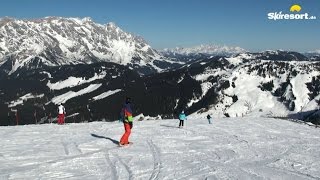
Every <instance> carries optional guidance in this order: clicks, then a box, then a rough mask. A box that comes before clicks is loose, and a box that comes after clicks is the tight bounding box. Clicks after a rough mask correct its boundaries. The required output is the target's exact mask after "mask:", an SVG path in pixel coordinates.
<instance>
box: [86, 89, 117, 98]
mask: <svg viewBox="0 0 320 180" xmlns="http://www.w3.org/2000/svg"><path fill="white" fill-rule="evenodd" d="M120 91H122V89H116V90H111V91H107V92H104V93H102V94H100V95H98V96H95V97H93V98H92V99H93V100H94V101H96V100H100V99H104V98H106V97H108V96H111V95H113V94H116V93H118V92H120Z"/></svg>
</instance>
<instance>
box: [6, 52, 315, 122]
mask: <svg viewBox="0 0 320 180" xmlns="http://www.w3.org/2000/svg"><path fill="white" fill-rule="evenodd" d="M319 72H320V62H319V61H311V60H310V59H308V58H306V56H304V55H302V54H299V53H295V52H287V51H267V52H262V53H241V54H238V55H234V56H231V57H223V56H222V57H221V56H215V57H205V58H201V59H199V60H196V61H193V62H188V63H187V64H185V65H183V66H182V67H180V68H178V69H174V70H171V71H167V72H162V73H156V74H150V75H147V76H139V74H137V72H135V71H134V70H131V69H129V68H128V67H125V66H121V65H118V64H115V63H94V64H90V65H84V64H77V65H68V66H67V65H66V66H61V67H43V68H38V69H34V70H25V71H17V72H15V73H12V74H11V75H9V76H8V75H3V76H1V74H0V119H3V121H2V122H0V123H2V124H8V122H6V119H8V121H10V124H15V117H16V115H15V114H14V113H15V111H16V110H17V111H19V118H20V119H21V123H22V124H29V123H34V122H35V119H34V117H33V113H34V111H37V117H38V119H43V120H44V121H46V120H48V119H50V117H49V116H48V114H50V113H51V114H52V115H54V114H55V109H56V104H58V103H60V102H62V103H65V106H66V107H67V109H68V114H71V115H72V114H75V115H76V116H77V117H80V119H87V120H88V121H94V120H107V121H113V120H116V119H117V118H118V111H119V109H121V105H122V103H123V99H124V97H126V96H130V97H131V98H132V100H133V103H134V106H135V107H134V111H135V112H134V114H135V115H137V114H140V113H142V114H144V115H149V116H153V117H156V116H159V115H160V116H162V117H163V118H173V117H175V116H176V115H177V114H178V113H179V112H180V111H181V110H185V111H186V112H187V114H195V115H197V116H202V115H205V114H207V113H211V114H212V115H213V116H214V117H237V116H238V117H239V116H264V117H279V116H280V117H289V118H298V119H303V120H307V121H311V122H316V120H317V118H318V114H319V111H318V108H319V102H320V74H319ZM9 114H11V115H10V116H11V117H9V116H8V115H9ZM7 116H8V117H7ZM22 117H23V118H22ZM76 119H79V118H76ZM46 122H47V121H46Z"/></svg>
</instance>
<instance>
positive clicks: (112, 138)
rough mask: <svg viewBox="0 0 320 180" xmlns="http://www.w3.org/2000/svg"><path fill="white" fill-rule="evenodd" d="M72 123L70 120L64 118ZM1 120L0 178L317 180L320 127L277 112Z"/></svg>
mask: <svg viewBox="0 0 320 180" xmlns="http://www.w3.org/2000/svg"><path fill="white" fill-rule="evenodd" d="M66 121H67V122H68V119H66ZM177 125H178V121H177V120H158V121H151V120H150V121H136V122H135V123H134V126H133V129H132V135H131V137H130V141H132V142H133V145H131V146H129V147H118V145H117V143H118V140H119V139H120V137H121V135H122V133H123V125H122V123H118V122H109V123H108V122H93V123H81V124H67V125H56V124H44V125H26V126H10V127H0V136H1V137H2V140H1V141H0V146H1V149H0V164H1V165H0V179H112V180H113V179H163V180H166V179H319V178H320V171H319V169H320V153H319V148H320V144H319V139H320V133H319V129H316V128H314V127H310V126H307V125H303V124H298V123H294V122H290V121H285V120H279V119H265V118H222V119H220V118H219V119H215V118H214V119H213V124H211V125H209V124H208V123H207V120H206V119H189V120H188V121H186V125H185V127H184V128H183V129H179V128H177Z"/></svg>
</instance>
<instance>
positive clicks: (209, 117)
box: [207, 114, 211, 124]
mask: <svg viewBox="0 0 320 180" xmlns="http://www.w3.org/2000/svg"><path fill="white" fill-rule="evenodd" d="M207 119H208V122H209V124H211V116H210V114H208V116H207Z"/></svg>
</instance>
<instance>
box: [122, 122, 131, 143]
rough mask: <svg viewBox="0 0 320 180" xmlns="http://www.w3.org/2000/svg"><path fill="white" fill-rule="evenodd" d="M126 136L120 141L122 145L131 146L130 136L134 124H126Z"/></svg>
mask: <svg viewBox="0 0 320 180" xmlns="http://www.w3.org/2000/svg"><path fill="white" fill-rule="evenodd" d="M123 125H124V134H123V135H122V137H121V139H120V144H129V136H130V134H131V129H132V123H127V122H124V123H123Z"/></svg>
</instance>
